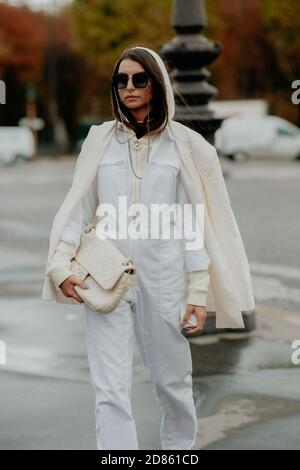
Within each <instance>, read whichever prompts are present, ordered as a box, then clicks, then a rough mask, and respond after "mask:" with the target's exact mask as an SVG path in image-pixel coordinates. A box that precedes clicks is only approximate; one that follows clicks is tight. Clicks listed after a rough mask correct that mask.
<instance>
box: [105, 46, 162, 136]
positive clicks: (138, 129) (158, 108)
mask: <svg viewBox="0 0 300 470" xmlns="http://www.w3.org/2000/svg"><path fill="white" fill-rule="evenodd" d="M124 59H131V60H135V61H136V62H139V63H140V64H141V65H142V66H143V67H144V69H145V71H146V72H148V74H149V75H150V77H151V78H152V86H153V95H152V96H153V98H152V109H151V110H150V113H149V119H150V121H149V133H150V132H153V131H155V130H157V129H159V131H162V130H163V129H164V128H165V127H166V125H167V123H168V104H167V93H166V87H165V82H164V78H163V75H162V72H161V70H160V67H159V65H158V63H157V62H156V60H155V58H154V57H153V56H152V55H151V54H150V53H149V52H148V51H146V50H145V49H139V48H132V47H129V48H127V49H125V50H124V51H123V53H122V55H121V56H120V57H119V59H118V61H117V63H116V65H115V67H114V70H113V73H112V75H113V74H115V73H118V72H119V65H120V63H121V61H122V60H124ZM115 92H116V93H119V92H118V90H117V89H115V90H114V88H113V83H112V80H111V103H112V113H113V115H114V118H115V119H117V121H120V122H122V120H121V116H120V113H119V109H118V103H117V99H116V96H115ZM118 101H119V106H120V109H121V111H122V113H123V114H124V115H125V116H126V118H127V119H128V121H126V125H127V126H128V127H130V128H131V129H133V130H134V132H135V133H136V134H137V135H139V136H141V135H144V134H145V133H146V132H147V130H148V126H147V118H148V116H146V117H145V119H144V122H143V123H141V124H139V123H137V122H136V120H135V118H134V116H133V115H132V114H131V111H130V109H129V108H127V106H125V105H124V104H123V103H122V102H121V101H120V100H119V99H118Z"/></svg>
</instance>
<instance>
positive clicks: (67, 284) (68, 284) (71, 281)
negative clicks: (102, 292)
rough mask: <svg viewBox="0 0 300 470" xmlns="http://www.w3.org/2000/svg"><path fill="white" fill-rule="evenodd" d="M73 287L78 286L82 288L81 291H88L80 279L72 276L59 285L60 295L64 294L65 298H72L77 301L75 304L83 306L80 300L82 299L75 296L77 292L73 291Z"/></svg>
mask: <svg viewBox="0 0 300 470" xmlns="http://www.w3.org/2000/svg"><path fill="white" fill-rule="evenodd" d="M75 285H78V286H80V287H82V288H83V289H88V288H89V287H88V286H87V285H86V284H85V283H84V282H83V281H81V280H80V279H78V277H76V276H74V275H72V276H69V277H67V279H65V280H64V281H63V282H62V283H61V284H60V285H59V287H60V289H61V291H62V293H63V294H64V296H65V297H73V299H75V300H77V302H79V303H80V304H83V303H84V301H83V300H82V298H81V297H80V296H79V295H78V294H77V292H76V291H75V289H74V286H75Z"/></svg>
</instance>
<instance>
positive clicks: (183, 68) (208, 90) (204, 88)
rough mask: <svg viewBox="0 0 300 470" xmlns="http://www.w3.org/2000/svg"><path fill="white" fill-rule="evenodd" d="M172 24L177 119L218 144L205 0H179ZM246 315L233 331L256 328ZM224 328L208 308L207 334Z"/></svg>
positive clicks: (169, 53)
mask: <svg viewBox="0 0 300 470" xmlns="http://www.w3.org/2000/svg"><path fill="white" fill-rule="evenodd" d="M171 25H172V26H173V28H174V29H175V31H176V32H177V35H176V36H175V37H174V38H173V39H172V40H171V41H169V42H168V43H166V44H164V45H163V46H162V47H161V48H160V49H159V51H158V52H159V54H160V56H161V57H162V58H163V60H164V61H165V62H166V63H167V65H168V66H169V68H170V69H171V70H172V71H173V73H172V79H173V83H172V85H173V90H174V95H175V100H176V111H175V116H174V120H175V121H178V122H182V123H183V124H185V125H187V126H189V127H190V128H192V129H194V130H195V131H197V132H199V133H200V134H201V135H203V137H204V138H205V139H207V140H208V141H209V142H210V143H211V144H212V145H214V133H215V131H216V130H217V129H218V128H219V127H220V125H221V124H222V121H223V119H224V116H222V117H220V116H219V117H218V116H216V115H215V112H214V111H213V110H212V109H210V108H209V101H210V100H211V99H213V98H214V97H215V96H216V95H217V89H216V88H215V87H214V86H212V85H210V84H209V83H207V79H208V78H209V77H210V75H211V74H210V72H209V71H208V70H207V69H206V68H205V67H206V66H207V65H210V64H211V63H212V62H213V61H214V60H215V59H216V58H217V57H218V55H219V54H220V52H221V47H222V46H221V44H220V43H216V42H212V41H210V40H208V39H207V38H205V36H203V34H202V32H203V30H204V28H205V26H206V25H207V20H206V13H205V4H204V1H203V0H184V1H183V0H175V1H174V6H173V12H172V19H171ZM242 315H243V319H244V324H245V328H244V329H237V330H234V329H230V330H229V331H230V332H235V331H236V332H245V331H251V330H253V329H254V328H255V311H249V312H242ZM222 331H224V330H223V329H220V328H218V329H216V327H215V312H209V311H208V312H207V319H206V326H205V332H203V333H219V332H222ZM225 331H226V330H225ZM201 334H202V333H201Z"/></svg>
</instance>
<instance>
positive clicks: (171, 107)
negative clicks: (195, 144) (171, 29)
mask: <svg viewBox="0 0 300 470" xmlns="http://www.w3.org/2000/svg"><path fill="white" fill-rule="evenodd" d="M132 49H144V50H145V51H147V52H149V54H151V55H152V56H153V57H154V59H155V60H156V62H157V64H158V65H159V68H160V70H161V72H162V75H163V78H164V82H165V87H166V95H167V96H166V98H167V106H168V123H169V121H171V119H173V117H174V114H175V99H174V93H173V89H172V85H171V81H170V77H169V74H168V71H167V69H166V66H165V64H164V62H163V60H162V59H161V57H160V56H159V55H158V54H157V52H155V51H153V50H152V49H149V48H148V47H142V46H134V47H132ZM167 125H168V124H167Z"/></svg>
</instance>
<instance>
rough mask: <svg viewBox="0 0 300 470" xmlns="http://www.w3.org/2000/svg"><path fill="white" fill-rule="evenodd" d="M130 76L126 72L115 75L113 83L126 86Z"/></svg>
mask: <svg viewBox="0 0 300 470" xmlns="http://www.w3.org/2000/svg"><path fill="white" fill-rule="evenodd" d="M127 81H128V77H127V75H125V74H119V75H114V77H113V83H114V85H115V87H117V88H126V86H127Z"/></svg>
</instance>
